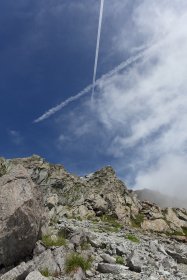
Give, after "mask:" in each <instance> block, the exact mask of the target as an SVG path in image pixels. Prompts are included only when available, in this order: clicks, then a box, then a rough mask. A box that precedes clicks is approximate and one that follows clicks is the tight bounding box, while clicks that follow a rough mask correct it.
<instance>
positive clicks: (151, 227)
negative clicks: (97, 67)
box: [0, 156, 187, 280]
mask: <svg viewBox="0 0 187 280" xmlns="http://www.w3.org/2000/svg"><path fill="white" fill-rule="evenodd" d="M45 279H54V280H55V279H61V280H62V279H64V280H70V279H74V280H81V279H95V280H99V279H103V280H107V279H109V280H110V279H111V280H112V279H116V280H117V279H119V280H120V279H126V280H130V279H132V280H135V279H136V280H139V279H142V280H148V279H150V280H157V279H158V280H167V279H168V280H182V279H187V210H186V209H185V208H171V207H165V208H163V207H161V206H158V205H157V204H155V203H153V202H150V201H148V200H143V199H141V200H139V197H138V194H137V193H136V192H134V191H132V190H128V188H127V186H126V185H125V184H124V182H122V181H121V180H119V179H118V178H117V176H116V174H115V171H114V170H113V169H112V167H110V166H108V167H104V168H103V169H101V170H99V171H96V172H95V173H92V174H89V175H87V176H85V177H78V176H76V175H73V174H70V173H68V172H67V171H66V170H65V169H64V167H63V166H62V165H57V164H50V163H48V162H46V161H45V160H44V159H42V158H41V157H39V156H32V157H30V158H18V159H11V160H6V159H4V158H0V280H45Z"/></svg>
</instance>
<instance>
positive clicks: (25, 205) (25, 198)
mask: <svg viewBox="0 0 187 280" xmlns="http://www.w3.org/2000/svg"><path fill="white" fill-rule="evenodd" d="M3 170H4V172H3V174H4V175H3V174H2V172H1V175H2V176H1V177H0V265H1V266H3V265H4V266H5V265H10V264H13V263H16V262H18V261H19V260H20V259H21V258H24V257H25V256H28V255H29V254H30V253H31V252H32V250H33V248H34V246H35V243H36V241H37V239H38V237H39V233H40V227H41V220H42V212H43V209H42V205H41V203H40V199H41V195H40V196H39V194H38V190H37V189H36V186H35V185H34V183H33V182H32V180H31V179H30V176H29V175H28V173H27V170H26V169H25V168H24V167H23V166H21V165H19V164H18V165H15V166H10V168H9V169H8V172H7V174H6V170H5V169H3ZM1 171H2V169H1Z"/></svg>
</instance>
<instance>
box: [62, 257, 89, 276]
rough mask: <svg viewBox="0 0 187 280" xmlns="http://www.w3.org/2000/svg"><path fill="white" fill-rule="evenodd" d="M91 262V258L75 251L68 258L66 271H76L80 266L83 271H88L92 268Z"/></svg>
mask: <svg viewBox="0 0 187 280" xmlns="http://www.w3.org/2000/svg"><path fill="white" fill-rule="evenodd" d="M91 264H92V259H91V258H89V259H85V258H84V257H83V256H82V255H80V254H77V253H73V254H71V255H70V256H68V257H67V259H66V263H65V271H66V273H71V272H75V271H76V270H77V269H78V268H79V267H81V268H82V270H83V271H86V270H88V269H90V268H91Z"/></svg>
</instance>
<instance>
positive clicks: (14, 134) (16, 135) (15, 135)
mask: <svg viewBox="0 0 187 280" xmlns="http://www.w3.org/2000/svg"><path fill="white" fill-rule="evenodd" d="M8 133H9V136H10V138H11V141H12V142H13V143H14V144H15V145H21V144H22V143H23V137H22V136H21V134H20V132H19V131H17V130H9V131H8Z"/></svg>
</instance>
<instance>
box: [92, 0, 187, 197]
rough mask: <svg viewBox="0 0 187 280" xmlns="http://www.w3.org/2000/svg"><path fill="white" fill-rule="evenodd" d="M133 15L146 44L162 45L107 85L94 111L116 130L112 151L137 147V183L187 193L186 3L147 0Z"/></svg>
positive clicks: (120, 153) (119, 154)
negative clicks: (148, 42)
mask: <svg viewBox="0 0 187 280" xmlns="http://www.w3.org/2000/svg"><path fill="white" fill-rule="evenodd" d="M134 16H135V17H134V21H135V25H136V26H137V30H142V32H143V33H144V34H143V36H144V38H146V42H145V43H147V41H148V40H154V41H159V40H162V43H161V44H160V45H158V47H157V48H155V50H154V52H153V53H152V55H151V57H150V59H149V60H146V61H142V62H139V63H138V65H135V67H132V68H131V69H130V70H129V71H128V73H125V74H124V75H123V74H120V75H119V74H115V75H114V76H113V77H112V79H110V80H108V81H107V84H104V83H103V84H102V87H100V95H98V100H97V108H96V109H95V110H96V111H97V115H98V116H99V119H100V120H101V121H102V123H103V125H104V126H105V128H106V129H107V130H111V131H112V133H114V134H115V137H114V138H113V141H112V142H111V143H110V147H109V149H108V152H109V153H110V154H112V155H113V156H114V157H117V158H119V157H120V158H123V156H124V155H125V153H126V151H127V150H128V149H133V150H134V152H135V154H136V155H135V157H134V160H136V162H135V163H134V166H135V169H136V176H135V183H134V185H135V187H137V188H139V187H147V188H153V189H158V190H160V191H164V192H170V193H172V194H177V195H180V193H181V196H184V194H186V196H187V173H186V172H185V169H186V165H187V156H186V151H187V130H186V123H187V83H186V67H187V30H186V28H185V26H186V25H187V3H186V2H185V1H180V2H179V1H172V3H171V2H170V1H147V0H146V1H143V2H142V4H140V6H138V7H137V8H136V9H135V11H134ZM150 22H151V24H150ZM137 32H138V31H137ZM120 39H121V40H122V38H120ZM121 44H123V43H121ZM111 112H112V113H111ZM180 191H181V192H180Z"/></svg>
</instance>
